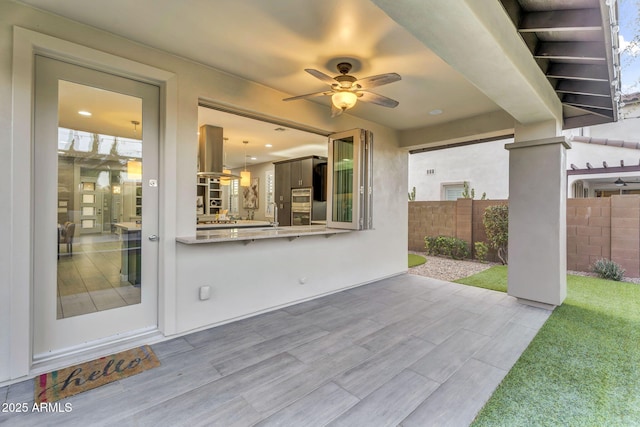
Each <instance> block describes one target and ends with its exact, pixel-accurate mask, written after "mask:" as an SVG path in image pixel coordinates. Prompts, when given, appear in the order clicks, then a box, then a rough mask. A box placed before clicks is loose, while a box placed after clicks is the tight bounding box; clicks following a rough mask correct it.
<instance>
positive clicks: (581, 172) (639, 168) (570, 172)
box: [567, 165, 640, 175]
mask: <svg viewBox="0 0 640 427" xmlns="http://www.w3.org/2000/svg"><path fill="white" fill-rule="evenodd" d="M638 171H640V165H637V166H615V167H610V168H589V169H575V170H574V169H572V170H567V175H595V174H599V173H608V174H616V173H622V172H638Z"/></svg>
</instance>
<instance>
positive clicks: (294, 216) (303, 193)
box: [291, 188, 313, 225]
mask: <svg viewBox="0 0 640 427" xmlns="http://www.w3.org/2000/svg"><path fill="white" fill-rule="evenodd" d="M311 195H312V194H311V188H294V189H293V190H291V225H311V208H312V203H313V200H312V197H311Z"/></svg>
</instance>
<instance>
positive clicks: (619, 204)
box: [409, 195, 640, 277]
mask: <svg viewBox="0 0 640 427" xmlns="http://www.w3.org/2000/svg"><path fill="white" fill-rule="evenodd" d="M508 204H509V201H508V200H471V199H458V200H457V201H438V202H409V250H412V251H419V252H422V251H424V238H425V237H426V236H433V237H435V236H450V237H457V238H459V239H462V240H464V241H466V242H467V243H468V244H469V245H470V248H471V249H472V248H473V244H474V243H475V242H486V240H487V237H486V234H485V230H484V225H483V224H482V216H483V213H484V210H485V209H486V208H487V207H488V206H492V205H508ZM599 258H607V259H611V260H612V261H614V262H616V263H618V264H620V265H621V266H622V267H623V268H624V269H625V270H626V273H625V275H626V276H628V277H640V195H621V196H612V197H606V198H587V199H567V269H569V270H576V271H590V266H591V265H592V264H593V263H594V262H595V261H596V260H597V259H599ZM488 259H489V260H492V261H496V260H497V257H496V254H495V253H494V252H493V251H490V252H489V256H488Z"/></svg>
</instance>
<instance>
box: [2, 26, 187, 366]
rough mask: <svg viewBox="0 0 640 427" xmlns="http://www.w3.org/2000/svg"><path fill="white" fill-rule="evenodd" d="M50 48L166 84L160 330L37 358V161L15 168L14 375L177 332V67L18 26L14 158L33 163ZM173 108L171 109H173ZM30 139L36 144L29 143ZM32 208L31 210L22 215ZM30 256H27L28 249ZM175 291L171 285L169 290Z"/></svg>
mask: <svg viewBox="0 0 640 427" xmlns="http://www.w3.org/2000/svg"><path fill="white" fill-rule="evenodd" d="M36 54H44V55H46V56H48V57H51V58H54V59H60V60H63V61H66V62H71V63H74V64H77V65H80V66H84V67H89V68H93V69H97V70H100V71H106V72H109V73H112V74H116V75H120V76H122V77H127V78H131V79H135V80H139V81H142V82H146V83H151V84H154V85H157V86H159V87H160V129H159V156H160V165H159V167H160V170H159V172H160V174H159V177H158V179H159V182H160V188H159V198H160V208H159V209H160V218H159V234H160V236H161V240H160V242H159V247H158V253H159V259H160V268H159V271H158V277H159V279H158V329H157V330H155V331H152V332H150V333H146V334H142V335H139V336H124V337H122V339H121V340H118V341H117V342H114V341H112V340H109V341H108V342H95V343H92V344H91V345H87V346H83V348H80V349H75V350H74V351H73V354H61V355H56V356H53V357H51V358H48V359H46V360H42V361H39V362H38V363H37V364H34V363H33V347H32V340H33V332H32V331H33V294H34V292H33V239H32V238H31V236H32V235H33V229H34V221H33V191H34V188H33V186H34V182H33V170H32V168H31V167H26V168H16V169H15V170H14V174H13V176H14V179H13V181H12V182H11V184H10V185H11V200H10V206H11V208H12V210H13V212H14V214H13V215H12V220H11V230H12V235H11V236H10V238H9V245H10V250H9V253H10V254H11V271H10V283H11V294H10V305H11V307H12V311H11V313H10V323H11V326H10V337H9V341H10V343H11V346H10V359H11V360H10V368H9V369H10V376H11V378H20V377H24V376H33V375H36V374H38V373H40V372H45V371H47V370H48V369H51V368H52V367H60V366H62V365H63V364H65V363H69V362H71V361H73V362H76V361H78V360H88V359H91V358H93V357H95V356H97V355H103V354H105V352H106V351H112V350H117V349H118V348H125V347H130V346H131V345H132V343H134V342H138V341H145V342H150V341H151V340H153V339H154V337H155V339H160V337H161V335H159V334H158V331H160V332H163V333H164V334H165V335H170V334H171V333H172V332H173V331H175V330H176V325H175V307H174V306H173V304H172V301H170V300H167V298H165V295H166V294H167V293H168V292H167V291H168V290H169V289H175V288H176V283H175V270H176V266H175V259H176V257H175V242H174V239H175V235H176V231H175V223H176V209H175V206H174V205H175V204H172V203H168V202H167V201H168V200H175V198H176V194H177V191H176V187H175V183H174V182H171V180H165V179H164V177H166V176H173V175H175V173H176V167H177V166H176V165H175V162H172V161H171V159H175V158H176V153H177V140H178V138H177V129H178V126H177V109H176V107H175V106H176V105H177V99H178V84H177V77H176V75H175V74H174V73H171V72H168V71H165V70H161V69H159V68H155V67H152V66H149V65H145V64H141V63H139V62H136V61H132V60H129V59H126V58H122V57H119V56H115V55H111V54H108V53H105V52H101V51H98V50H95V49H92V48H89V47H86V46H82V45H79V44H76V43H72V42H68V41H65V40H61V39H58V38H55V37H52V36H47V35H44V34H41V33H38V32H35V31H31V30H27V29H24V28H21V27H17V26H14V29H13V61H12V66H13V70H12V93H13V100H12V118H13V134H12V140H11V147H12V152H11V155H12V157H13V164H22V165H32V161H31V159H32V158H33V150H34V146H33V144H34V140H33V127H32V125H33V122H32V120H33V116H32V111H33V95H34V87H33V79H34V69H35V55H36ZM169 107H171V108H169ZM25 141H29V142H30V143H28V144H25V143H24V142H25ZM20 212H28V213H29V214H28V215H24V214H18V213H20ZM25 254H26V255H25ZM169 292H170V291H169Z"/></svg>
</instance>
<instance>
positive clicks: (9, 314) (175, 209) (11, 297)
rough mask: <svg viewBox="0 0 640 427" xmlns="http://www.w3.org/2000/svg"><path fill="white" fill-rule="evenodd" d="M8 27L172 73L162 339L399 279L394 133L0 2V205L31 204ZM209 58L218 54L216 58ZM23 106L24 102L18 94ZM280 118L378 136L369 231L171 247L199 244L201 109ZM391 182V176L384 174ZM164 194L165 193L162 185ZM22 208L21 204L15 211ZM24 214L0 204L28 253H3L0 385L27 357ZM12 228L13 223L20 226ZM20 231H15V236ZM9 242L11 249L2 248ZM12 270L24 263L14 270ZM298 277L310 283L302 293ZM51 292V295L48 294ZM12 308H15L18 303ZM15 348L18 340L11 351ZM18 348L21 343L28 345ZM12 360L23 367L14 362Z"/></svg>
mask: <svg viewBox="0 0 640 427" xmlns="http://www.w3.org/2000/svg"><path fill="white" fill-rule="evenodd" d="M13 25H17V26H20V27H23V28H26V29H30V30H33V31H37V32H39V33H44V34H47V35H50V36H53V37H56V38H60V39H63V40H67V41H70V42H73V43H77V44H80V45H84V46H87V47H90V48H93V49H97V50H99V51H103V52H106V53H110V54H112V55H116V56H118V57H123V58H127V59H129V60H132V61H136V62H139V63H143V64H147V65H149V66H152V67H156V68H159V69H162V70H166V71H169V72H171V73H174V74H175V77H176V84H177V88H176V91H175V92H174V93H170V94H168V99H167V100H166V101H167V104H166V105H164V106H163V107H162V109H163V114H165V115H168V116H170V117H173V118H174V119H175V128H163V129H162V134H163V138H162V143H161V170H162V171H163V172H162V175H161V176H160V183H161V186H160V195H161V200H162V202H161V203H162V205H161V206H162V207H161V212H160V213H159V215H160V222H161V226H160V228H161V230H160V231H161V238H162V240H161V242H160V245H161V246H160V248H161V249H160V252H161V255H160V258H161V259H160V276H161V277H160V282H161V285H160V302H159V306H160V309H159V322H160V328H161V330H162V331H163V332H164V333H165V335H166V336H172V335H174V336H175V335H177V334H181V333H186V332H188V331H190V330H193V329H198V328H203V327H207V326H210V325H214V324H216V323H219V322H225V321H229V320H231V319H233V318H237V317H241V316H246V315H250V314H253V313H256V312H259V311H262V310H269V309H271V308H274V307H277V306H280V305H283V304H289V303H292V302H293V301H298V300H301V299H306V298H311V297H314V296H317V295H319V294H322V293H326V292H333V291H336V290H339V289H342V288H345V287H349V286H354V285H358V284H362V283H366V282H369V281H373V280H376V279H379V278H383V277H386V276H390V275H394V274H397V273H401V272H404V271H406V268H407V267H406V247H407V237H406V236H407V204H406V193H407V156H406V153H405V152H402V151H400V150H399V149H398V141H397V135H396V132H394V131H392V130H390V129H388V128H385V127H382V126H379V125H377V124H375V123H371V122H367V121H364V120H361V119H358V118H355V117H353V116H350V115H348V114H344V115H342V116H340V117H337V118H335V119H332V118H331V117H330V114H329V111H328V109H327V107H324V106H320V105H318V104H315V103H311V102H304V101H301V102H297V103H283V102H282V101H281V100H282V98H284V97H285V94H283V93H280V92H277V91H274V90H271V89H269V88H266V87H264V86H261V85H258V84H254V83H252V82H249V81H246V80H243V79H240V78H235V77H233V76H230V75H228V74H225V73H222V72H218V71H216V70H213V69H211V68H207V67H204V66H199V65H197V64H194V63H193V62H190V61H184V60H182V59H180V58H177V57H175V56H172V55H168V54H165V53H162V52H159V51H157V50H154V49H149V48H146V47H144V46H142V45H139V44H135V43H131V42H129V41H127V40H125V39H122V38H119V37H115V36H112V35H110V34H107V33H105V32H102V31H97V30H94V29H92V28H89V27H87V26H85V25H81V24H77V23H74V22H72V21H69V20H66V19H63V18H60V17H57V16H53V15H49V14H47V13H44V12H40V11H37V10H35V9H32V8H29V7H25V6H22V5H19V4H16V3H12V2H7V1H1V2H0V150H1V151H2V153H4V155H3V156H0V195H1V196H2V198H3V200H5V201H8V200H12V198H11V197H12V194H13V193H12V192H13V191H15V192H16V193H19V195H20V197H19V199H21V200H22V199H28V198H29V195H30V194H31V192H32V189H31V188H29V186H28V182H26V183H24V184H23V183H21V182H15V178H16V177H17V176H22V175H18V172H17V171H20V170H25V168H27V169H26V170H27V173H28V168H29V164H28V161H26V162H23V161H19V159H25V158H26V159H28V158H29V155H30V148H29V145H28V140H27V141H24V140H17V139H12V136H13V134H14V132H13V128H12V121H14V120H16V121H19V120H28V118H24V117H13V116H12V114H11V110H12V107H11V106H12V104H11V103H12V92H11V91H12V68H11V67H12V39H13V36H12V30H13ZM212 54H215V52H212ZM21 95H23V96H24V94H21ZM199 98H203V99H206V100H209V101H213V102H216V103H223V104H226V105H230V106H234V107H236V108H239V109H244V110H250V111H255V112H258V113H263V114H267V115H269V116H273V117H279V118H283V119H286V120H289V121H292V122H296V123H301V124H304V125H307V126H312V127H315V128H318V129H324V130H327V131H340V130H346V129H353V128H357V127H361V128H367V129H370V130H372V131H373V132H374V135H375V149H374V230H370V231H366V232H354V233H350V234H347V235H341V236H334V237H331V238H324V237H307V238H300V239H296V240H293V241H289V240H286V239H283V240H272V241H261V242H255V243H252V244H249V245H246V246H245V245H242V244H233V243H228V244H210V245H198V246H185V245H182V244H177V243H175V238H176V237H177V236H187V235H193V234H194V233H195V223H196V211H195V209H194V208H193V200H194V199H195V196H196V186H195V185H194V176H195V173H196V166H195V165H196V162H195V161H194V160H195V159H196V155H197V154H196V153H197V140H196V138H195V137H194V136H195V135H196V130H197V127H198V111H197V107H198V99H199ZM389 171H393V173H389ZM162 183H164V185H162ZM22 205H24V206H28V203H27V202H25V203H24V204H22ZM28 215H30V213H29V212H23V211H21V210H20V208H19V207H16V206H13V205H12V204H10V203H6V202H5V203H1V204H0V235H2V236H14V234H15V235H18V236H21V240H22V241H24V242H25V243H24V244H23V246H22V247H23V248H25V250H24V251H22V252H21V253H19V254H18V253H16V251H17V250H18V248H17V247H15V245H14V246H12V244H6V242H5V244H3V245H0V277H2V280H1V281H0V384H2V383H3V382H6V381H8V380H10V379H16V378H20V377H23V376H24V375H27V374H28V370H25V366H27V367H28V360H25V359H26V358H28V357H30V353H29V351H30V350H29V348H28V342H29V340H28V337H29V336H30V320H29V319H30V318H31V317H30V313H29V310H30V307H31V303H30V298H31V297H32V295H31V293H30V289H31V283H29V278H30V277H31V273H30V269H31V265H30V263H29V257H30V251H31V240H30V237H29V236H30V233H31V229H30V225H29V222H28V221H23V220H21V219H20V218H25V217H26V216H27V217H28ZM19 219H20V220H19ZM17 225H19V227H18V226H17ZM9 240H10V241H11V242H17V241H19V239H17V238H16V239H13V238H11V239H9ZM13 259H22V261H21V262H19V263H13V264H12V260H13ZM302 277H304V278H306V284H304V285H301V284H300V283H299V279H300V278H302ZM205 284H206V285H210V286H212V291H213V292H212V298H211V299H210V300H208V301H199V300H198V292H197V290H198V288H199V286H202V285H205ZM53 285H54V286H55V284H53ZM16 301H17V303H16ZM16 337H23V338H21V339H19V340H16ZM24 337H26V338H24ZM16 358H18V359H19V360H17V361H16Z"/></svg>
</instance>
